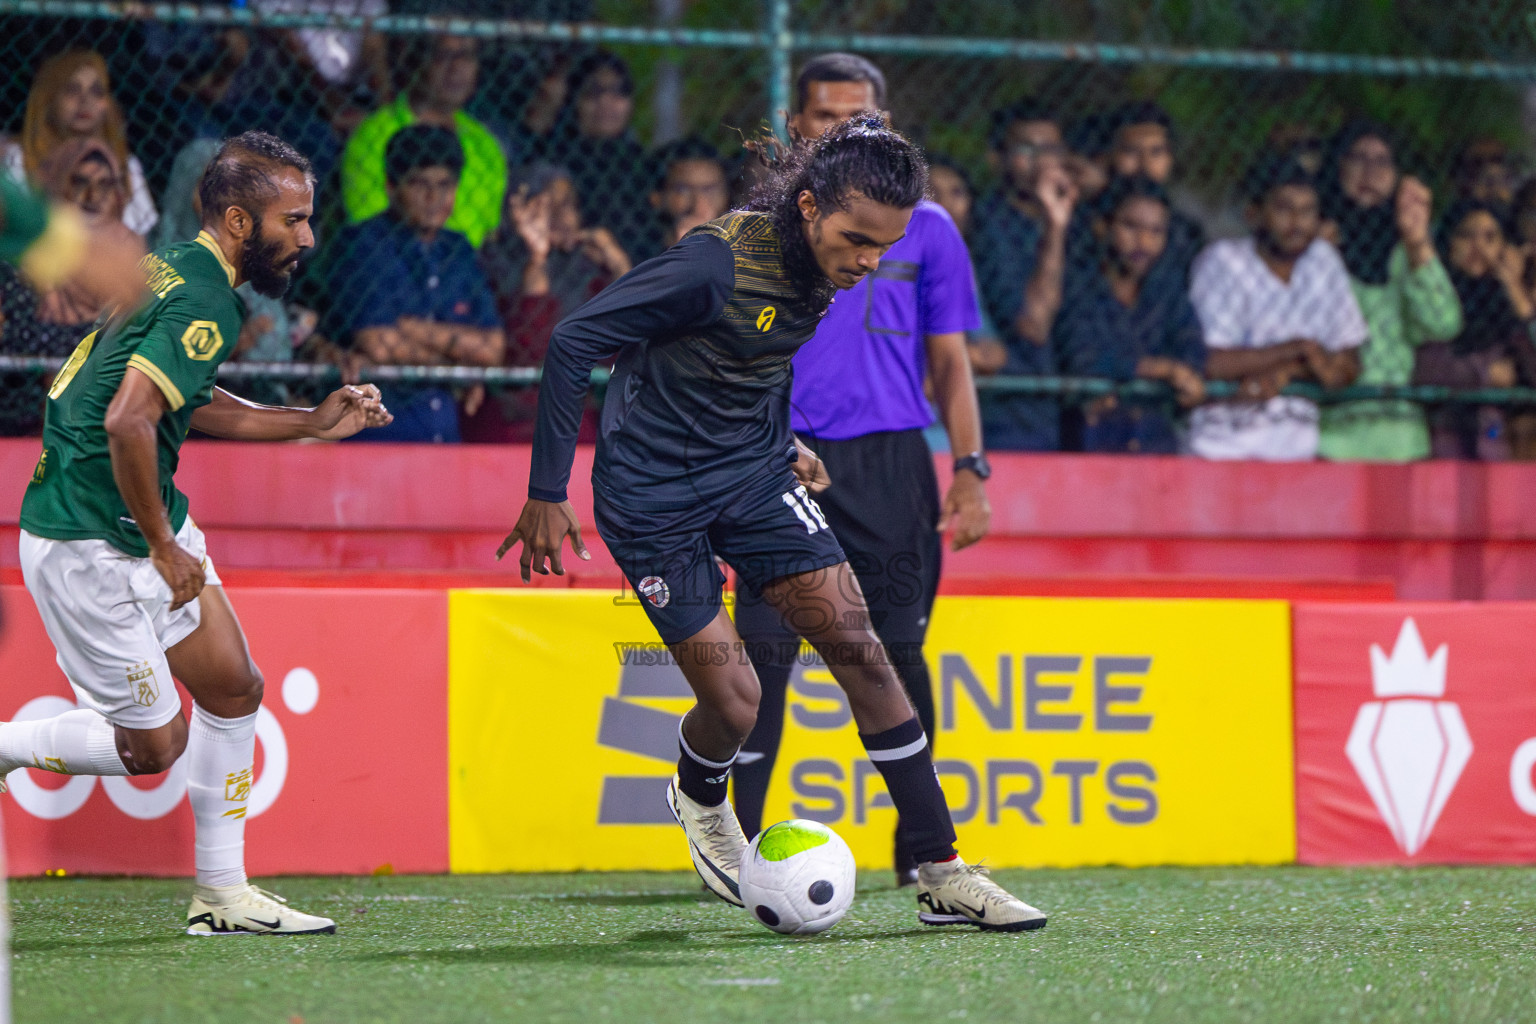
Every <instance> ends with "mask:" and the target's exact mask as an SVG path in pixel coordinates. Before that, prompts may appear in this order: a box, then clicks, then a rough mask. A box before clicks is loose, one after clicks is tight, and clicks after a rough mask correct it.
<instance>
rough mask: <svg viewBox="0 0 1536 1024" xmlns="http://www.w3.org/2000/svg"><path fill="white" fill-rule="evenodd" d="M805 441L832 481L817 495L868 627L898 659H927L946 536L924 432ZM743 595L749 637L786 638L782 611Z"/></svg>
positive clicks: (741, 625) (741, 626)
mask: <svg viewBox="0 0 1536 1024" xmlns="http://www.w3.org/2000/svg"><path fill="white" fill-rule="evenodd" d="M806 443H807V444H808V445H809V446H810V447H811V448H812V449H814V450H815V452H816V454H817V455H819V456H821V460H822V462H824V463H825V464H826V467H827V473H828V475H829V476H831V478H832V486H831V487H829V488H827V489H826V490H825V491H822V492H821V493H820V494H818V495H817V496H816V500H817V501H818V502H819V503H820V505H821V509H822V512H823V513H824V514H825V515H826V518H827V521H828V522H829V523H831V524H832V529H833V530H835V531H836V532H837V539H838V540H839V541H840V542H841V543H842V546H843V550H844V551H846V552H847V553H848V563H849V565H851V566H852V568H853V571H854V574H855V575H857V576H858V578H859V586H860V588H861V589H862V590H863V591H864V600H865V603H866V604H868V606H869V612H870V624H871V625H872V626H873V627H874V629H875V632H876V633H877V634H878V635H879V636H880V639H881V640H882V641H884V642H885V645H886V647H887V648H888V649H889V651H890V655H891V657H892V659H893V660H894V661H896V662H897V663H898V664H900V663H901V662H902V661H903V660H904V659H906V658H917V659H921V657H922V652H921V649H922V643H923V639H924V637H925V635H926V634H927V631H928V617H929V615H930V614H931V613H932V611H933V601H934V597H935V595H936V594H937V593H938V589H939V572H940V569H941V568H942V565H943V559H944V555H943V550H944V549H943V538H942V537H941V536H940V535H939V533H938V530H937V529H936V527H937V526H938V522H939V507H940V499H939V482H938V478H937V477H936V476H935V475H934V471H933V453H932V452H931V451H930V450H929V448H928V441H927V439H926V438H925V437H924V436H923V432H922V431H921V430H897V431H882V432H879V433H874V434H865V435H864V436H862V437H855V438H850V439H849V440H846V441H816V440H810V439H806ZM741 589H742V592H741V593H740V594H738V595H737V608H736V624H737V629H738V630H739V631H740V632H741V635H742V637H743V638H745V639H748V640H755V641H767V640H771V639H782V638H783V637H784V636H785V635H786V634H787V631H786V630H785V627H784V625H783V624H782V622H781V620H780V617H779V615H778V613H777V612H775V611H773V609H771V608H769V607H768V606H766V605H765V604H764V603H763V601H762V598H761V596H760V595H759V594H758V593H757V592H756V590H755V588H753V587H751V586H750V585H748V586H743V587H742V588H741Z"/></svg>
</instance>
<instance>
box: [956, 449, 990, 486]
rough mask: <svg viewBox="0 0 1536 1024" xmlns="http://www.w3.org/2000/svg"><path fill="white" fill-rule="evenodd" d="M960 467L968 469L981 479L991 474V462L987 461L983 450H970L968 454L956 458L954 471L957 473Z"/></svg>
mask: <svg viewBox="0 0 1536 1024" xmlns="http://www.w3.org/2000/svg"><path fill="white" fill-rule="evenodd" d="M962 469H968V470H970V471H971V472H972V473H975V474H976V475H977V476H979V477H981V478H982V479H983V480H985V479H987V477H989V476H991V475H992V463H990V462H988V461H987V456H986V454H985V453H984V452H971V454H969V455H962V456H961V457H960V458H958V459H956V460H955V472H956V473H958V472H960V471H961V470H962Z"/></svg>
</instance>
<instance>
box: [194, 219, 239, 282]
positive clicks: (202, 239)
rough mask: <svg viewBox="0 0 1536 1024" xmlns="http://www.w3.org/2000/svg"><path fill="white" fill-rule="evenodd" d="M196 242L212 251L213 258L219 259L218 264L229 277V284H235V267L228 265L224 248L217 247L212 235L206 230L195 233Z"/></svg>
mask: <svg viewBox="0 0 1536 1024" xmlns="http://www.w3.org/2000/svg"><path fill="white" fill-rule="evenodd" d="M197 244H198V245H200V246H202V247H203V248H204V249H207V250H208V251H209V252H211V253H213V258H214V259H216V260H218V261H219V266H221V267H223V268H224V273H225V274H226V275H228V277H229V286H230V287H231V288H233V287H234V286H235V268H234V267H232V266H230V263H229V260H227V259H225V258H224V250H223V249H220V248H219V243H218V242H215V241H214V240H213V236H212V235H210V234H209V233H208V232H206V231H199V232H198V233H197Z"/></svg>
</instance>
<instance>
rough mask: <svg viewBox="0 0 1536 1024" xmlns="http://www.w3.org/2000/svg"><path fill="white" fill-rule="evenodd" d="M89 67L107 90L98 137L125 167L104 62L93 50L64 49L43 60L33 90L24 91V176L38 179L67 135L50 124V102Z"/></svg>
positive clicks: (119, 121)
mask: <svg viewBox="0 0 1536 1024" xmlns="http://www.w3.org/2000/svg"><path fill="white" fill-rule="evenodd" d="M87 67H88V68H92V69H94V70H95V72H96V74H98V75H100V76H101V85H102V88H104V89H105V90H106V91H107V116H106V118H105V120H103V121H102V123H101V132H100V138H101V140H102V141H103V142H105V143H106V144H107V146H108V147H109V148H110V149H111V150H112V155H113V156H115V157H116V158H117V163H118V166H119V167H123V168H126V167H127V166H128V138H127V134H126V132H124V130H123V112H122V109H121V108H119V107H118V105H117V100H115V99H113V98H112V79H111V76H109V75H108V74H107V62H106V61H105V60H104V59H102V56H101V54H99V53H97V52H96V51H95V50H66V51H65V52H63V53H60V54H57V55H55V56H53V57H49V58H48V59H47V60H45V61H43V66H42V67H40V68H38V69H37V76H36V77H35V78H33V79H32V91H31V92H29V93H27V112H26V115H25V116H24V117H23V119H22V122H21V152H22V160H23V163H24V164H25V166H26V170H27V177H29V178H31V179H32V180H33V181H40V180H41V179H42V176H43V165H44V164H45V163H47V162H48V158H49V157H50V156H52V155H53V151H54V150H55V149H56V148H58V146H59V144H60V143H62V142H64V141H66V136H64V135H62V134H60V133H59V130H58V129H57V128H55V127H54V125H53V104H54V100H56V99H57V98H58V95H59V93H61V92H63V91H64V87H65V86H66V85H68V84H69V80H70V79H71V78H73V77H74V76H75V72H77V71H79V70H80V69H81V68H87Z"/></svg>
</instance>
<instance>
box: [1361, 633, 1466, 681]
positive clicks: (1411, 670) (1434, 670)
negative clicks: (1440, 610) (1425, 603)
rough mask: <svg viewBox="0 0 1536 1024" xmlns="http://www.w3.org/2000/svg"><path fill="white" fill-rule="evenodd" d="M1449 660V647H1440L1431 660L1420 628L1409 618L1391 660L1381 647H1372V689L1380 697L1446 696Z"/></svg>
mask: <svg viewBox="0 0 1536 1024" xmlns="http://www.w3.org/2000/svg"><path fill="white" fill-rule="evenodd" d="M1449 657H1450V646H1449V645H1448V644H1441V645H1440V646H1439V647H1437V648H1436V649H1435V653H1434V656H1433V657H1431V656H1430V655H1429V654H1428V652H1426V651H1425V649H1424V638H1423V637H1421V636H1419V627H1418V626H1417V625H1416V624H1415V623H1414V621H1413V620H1412V619H1405V620H1404V621H1403V628H1402V630H1401V631H1400V632H1399V633H1398V634H1397V643H1396V644H1394V645H1393V647H1392V655H1391V657H1388V656H1387V655H1386V654H1385V653H1384V652H1383V651H1382V649H1381V647H1380V645H1378V644H1371V688H1372V689H1373V690H1375V691H1376V696H1378V697H1443V696H1445V663H1446V660H1447V659H1448V658H1449Z"/></svg>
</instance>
